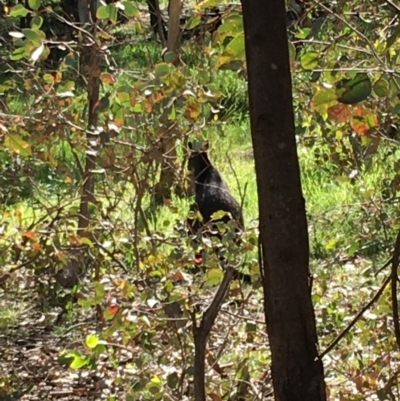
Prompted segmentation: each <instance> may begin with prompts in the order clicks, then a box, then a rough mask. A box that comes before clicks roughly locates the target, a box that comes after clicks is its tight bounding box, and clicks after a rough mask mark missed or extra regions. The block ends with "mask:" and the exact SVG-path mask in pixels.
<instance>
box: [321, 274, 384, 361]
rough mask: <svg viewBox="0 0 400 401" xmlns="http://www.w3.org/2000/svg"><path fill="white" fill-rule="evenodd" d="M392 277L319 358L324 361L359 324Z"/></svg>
mask: <svg viewBox="0 0 400 401" xmlns="http://www.w3.org/2000/svg"><path fill="white" fill-rule="evenodd" d="M390 279H391V276H388V277H386V279H385V281H384V282H383V283H382V285H381V288H379V290H378V291H377V292H376V294H375V295H374V297H373V298H372V299H371V300H370V301H369V302H368V303H367V304H366V305H365V306H364V307H363V308H362V309H361V310H360V311H359V312H358V313H357V315H356V316H355V317H354V319H353V320H352V321H351V322H350V324H349V325H348V326H347V327H346V328H345V329H344V330H343V331H342V332H341V333H340V334H339V335H338V336H337V337H336V338H335V339H334V340H333V341H332V342H331V343H330V344H329V345H328V347H327V348H326V349H325V351H324V352H322V353H321V354H320V355H319V358H320V359H322V358H323V357H324V356H325V355H327V354H328V353H329V352H330V351H332V349H333V348H335V347H336V345H337V344H338V343H339V341H340V340H341V339H342V338H343V337H344V336H345V335H346V334H347V333H348V332H349V331H350V330H351V328H352V327H353V326H354V325H355V324H356V323H357V321H358V320H359V319H360V318H361V317H362V315H363V314H364V312H365V311H366V310H368V309H369V308H370V307H371V306H372V305H373V304H374V303H375V302H377V301H378V299H379V298H380V297H381V295H382V293H383V291H384V290H385V288H386V286H387V285H388V284H389V282H390Z"/></svg>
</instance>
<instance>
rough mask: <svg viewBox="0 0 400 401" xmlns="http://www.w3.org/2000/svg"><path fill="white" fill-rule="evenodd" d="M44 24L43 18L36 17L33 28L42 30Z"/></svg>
mask: <svg viewBox="0 0 400 401" xmlns="http://www.w3.org/2000/svg"><path fill="white" fill-rule="evenodd" d="M42 24H43V18H42V17H40V16H39V15H35V16H34V17H33V18H32V21H31V28H33V29H40V27H41V26H42Z"/></svg>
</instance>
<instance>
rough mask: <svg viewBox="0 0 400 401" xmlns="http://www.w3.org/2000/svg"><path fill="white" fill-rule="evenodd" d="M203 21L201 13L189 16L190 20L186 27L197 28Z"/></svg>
mask: <svg viewBox="0 0 400 401" xmlns="http://www.w3.org/2000/svg"><path fill="white" fill-rule="evenodd" d="M200 23H201V15H194V16H193V17H191V18H189V21H188V22H187V24H186V29H193V28H196V26H198V25H199V24H200Z"/></svg>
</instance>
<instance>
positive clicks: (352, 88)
mask: <svg viewBox="0 0 400 401" xmlns="http://www.w3.org/2000/svg"><path fill="white" fill-rule="evenodd" d="M371 91H372V83H371V80H370V79H369V77H368V74H366V73H364V72H363V73H358V74H356V76H355V77H354V78H352V79H343V80H341V81H339V82H338V83H337V85H336V92H337V94H338V95H339V98H338V100H339V102H341V103H344V104H355V103H359V102H361V101H363V100H365V99H366V98H367V97H368V96H369V95H370V94H371Z"/></svg>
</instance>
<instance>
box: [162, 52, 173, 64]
mask: <svg viewBox="0 0 400 401" xmlns="http://www.w3.org/2000/svg"><path fill="white" fill-rule="evenodd" d="M163 59H164V61H165V62H166V63H172V62H173V61H174V60H175V59H176V54H175V53H174V52H165V53H164V56H163Z"/></svg>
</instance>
